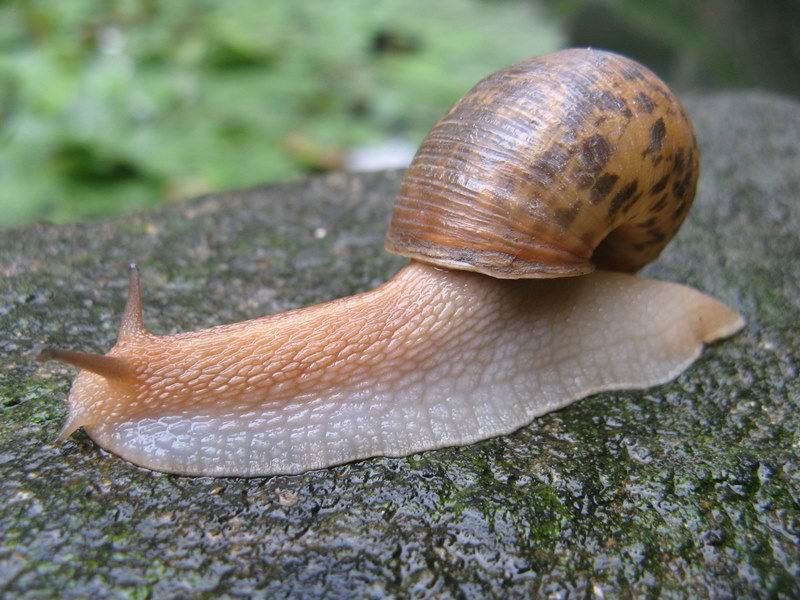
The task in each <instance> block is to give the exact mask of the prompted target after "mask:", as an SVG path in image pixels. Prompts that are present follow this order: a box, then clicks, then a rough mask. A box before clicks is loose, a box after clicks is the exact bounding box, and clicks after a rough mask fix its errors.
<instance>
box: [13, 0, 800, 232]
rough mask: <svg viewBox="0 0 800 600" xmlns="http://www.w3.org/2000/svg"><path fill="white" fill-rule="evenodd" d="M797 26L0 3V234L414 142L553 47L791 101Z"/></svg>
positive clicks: (772, 18) (574, 14) (358, 7)
mask: <svg viewBox="0 0 800 600" xmlns="http://www.w3.org/2000/svg"><path fill="white" fill-rule="evenodd" d="M798 23H800V3H799V2H797V1H796V0H771V1H770V2H760V1H756V0H753V1H746V0H708V1H703V2H698V1H691V0H660V1H656V0H644V1H643V0H595V1H591V0H437V1H432V0H385V1H379V0H375V1H369V2H367V1H364V0H335V1H324V0H268V1H267V0H226V1H224V2H223V1H211V0H58V1H56V0H50V1H39V2H37V1H33V0H30V1H26V2H8V1H6V2H3V1H2V0H0V49H1V51H0V227H9V226H15V225H20V224H24V223H29V222H32V221H36V220H50V221H56V222H63V221H69V220H86V219H93V218H98V217H102V216H105V215H109V214H115V213H121V212H125V211H129V210H134V209H137V208H140V207H145V206H152V205H155V204H157V203H159V202H163V201H169V200H173V199H180V198H185V197H190V196H193V195H198V194H201V193H204V192H209V191H214V190H220V189H228V188H233V187H240V186H247V185H252V184H257V183H263V182H267V181H275V180H282V179H287V178H292V177H297V176H300V175H303V174H305V173H309V172H318V171H325V170H331V169H337V168H342V167H346V166H347V165H348V164H349V163H348V160H349V158H348V157H351V156H352V152H353V151H354V150H358V149H362V150H365V151H366V152H367V154H369V152H370V151H371V150H370V149H372V148H373V147H374V146H373V145H378V144H380V143H382V142H385V141H386V140H393V141H394V142H395V144H397V143H399V144H400V145H401V148H402V147H406V148H408V149H409V150H407V151H411V150H413V147H414V146H415V145H416V144H418V143H419V141H420V140H421V138H422V137H423V136H424V134H425V133H426V132H427V130H428V129H429V128H430V126H431V125H432V124H433V123H434V122H435V121H436V119H437V118H438V117H439V116H440V115H441V114H442V113H443V112H444V111H445V110H446V109H447V107H448V106H449V105H450V104H452V102H453V101H455V100H456V99H457V98H458V97H459V96H461V95H462V94H463V93H464V92H465V91H466V90H467V89H468V88H470V87H471V86H472V85H473V84H474V83H475V82H476V81H477V80H479V79H480V78H481V77H483V76H484V75H486V74H488V73H490V72H492V71H494V70H496V69H498V68H501V67H503V66H506V65H509V64H511V63H514V62H516V61H518V60H520V59H522V58H524V57H527V56H530V55H534V54H541V53H545V52H549V51H552V50H556V49H558V48H561V47H565V46H568V45H584V46H585V45H591V46H596V47H604V48H609V49H613V50H617V51H620V52H623V53H625V54H627V55H629V56H631V57H633V58H636V59H638V60H640V61H642V62H644V63H645V64H647V65H648V66H650V67H651V68H652V69H653V70H655V71H656V72H657V73H659V74H660V75H661V76H662V77H664V78H665V79H666V80H667V81H668V82H670V83H671V84H672V85H674V86H676V87H677V88H678V89H679V90H682V89H718V88H731V87H749V88H752V87H757V88H761V89H769V90H774V91H778V92H782V93H785V94H791V95H800V35H798V33H797V26H798ZM379 148H380V146H377V147H375V150H374V153H375V154H376V155H377V154H378V149H379ZM362 153H363V152H362ZM401 154H402V152H401Z"/></svg>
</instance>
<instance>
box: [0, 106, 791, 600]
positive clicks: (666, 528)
mask: <svg viewBox="0 0 800 600" xmlns="http://www.w3.org/2000/svg"><path fill="white" fill-rule="evenodd" d="M686 106H687V109H688V110H689V112H690V113H691V114H692V115H693V117H694V120H695V123H696V126H697V130H698V139H700V140H701V142H702V152H703V166H702V178H703V180H702V185H701V186H700V196H699V197H698V198H697V201H696V202H695V207H694V209H693V210H692V212H691V213H690V215H689V218H688V219H687V222H686V224H685V225H684V227H683V229H682V230H681V232H680V233H679V234H678V236H677V238H676V239H675V240H674V241H673V242H672V243H671V244H670V245H669V246H668V247H667V249H666V250H665V251H664V253H663V255H662V257H661V258H660V259H659V260H658V261H657V262H656V263H655V264H653V265H651V266H650V267H648V268H647V269H646V271H645V274H646V275H647V276H652V277H660V278H664V279H670V280H674V281H679V282H682V283H686V284H687V285H692V286H695V287H697V288H699V289H701V290H703V291H705V292H708V293H710V294H713V295H714V296H716V297H718V298H720V299H722V300H724V301H725V302H728V303H729V304H731V305H733V306H735V307H736V308H738V309H739V310H740V311H741V312H742V313H743V314H744V316H745V318H746V319H747V322H748V325H747V328H746V329H745V330H744V331H743V332H742V333H741V334H739V335H737V336H736V337H734V338H733V339H730V340H726V341H723V342H721V343H718V344H715V345H713V346H712V347H710V348H707V349H706V350H705V352H704V353H703V356H702V357H701V358H700V359H699V360H698V362H697V363H696V364H695V365H693V366H692V367H691V368H690V369H689V370H688V371H687V372H686V373H684V374H683V375H681V376H680V377H679V378H678V379H677V380H676V381H674V382H672V383H670V384H667V385H662V386H659V387H656V388H653V389H649V390H644V391H628V392H615V393H603V394H598V395H595V396H592V397H590V398H587V399H585V400H583V401H581V402H578V403H576V404H574V405H572V406H570V407H569V408H567V409H564V410H560V411H558V412H556V413H552V414H550V415H547V416H545V417H542V418H539V419H537V420H536V421H535V422H534V423H533V424H531V425H530V426H528V427H524V428H523V429H521V430H519V431H518V432H516V433H514V434H513V435H508V436H503V437H500V438H496V439H493V440H489V441H485V442H482V443H478V444H474V445H472V446H468V447H463V448H450V449H444V450H439V451H435V452H426V453H423V454H417V455H414V456H411V457H408V458H401V459H383V458H377V459H371V460H366V461H362V462H358V463H354V464H350V465H345V466H342V467H336V468H331V469H325V470H322V471H317V472H313V473H308V474H305V475H300V476H294V477H269V478H259V479H250V480H245V479H213V478H188V477H178V476H173V475H163V474H159V473H154V472H151V471H146V470H143V469H139V468H137V467H134V466H132V465H131V464H129V463H126V462H124V461H122V460H120V459H119V458H117V457H116V456H113V455H111V454H108V453H106V452H104V451H101V450H99V449H98V448H97V447H96V446H95V445H94V444H92V442H91V441H90V440H89V439H88V438H87V437H86V435H84V434H83V433H78V434H76V435H73V436H72V437H71V438H70V439H69V440H68V441H67V442H66V443H64V444H63V445H61V446H53V445H51V442H52V441H53V439H54V438H55V436H56V434H57V432H58V430H59V427H60V425H61V422H62V419H63V418H64V415H65V410H66V405H65V401H64V399H65V397H66V394H67V389H68V387H69V383H70V381H71V379H72V377H73V375H74V371H73V370H71V369H69V368H66V367H63V366H60V365H58V364H51V363H47V364H37V363H36V362H34V361H33V355H34V351H35V348H36V347H37V345H38V344H41V343H44V342H50V343H54V344H57V345H59V346H64V347H68V348H76V349H82V350H88V351H95V352H97V351H104V350H107V349H108V348H110V347H111V345H112V344H113V342H114V338H115V336H116V328H117V324H118V323H119V318H120V313H121V311H122V306H123V304H124V300H125V289H126V285H127V269H126V266H127V264H128V262H130V261H136V262H138V263H139V264H140V266H141V268H142V276H143V284H144V294H145V318H146V321H147V324H148V325H149V327H150V328H151V329H152V330H153V331H154V332H156V333H169V332H174V331H182V330H189V329H197V328H202V327H208V326H210V325H215V324H219V323H225V322H230V321H236V320H239V319H244V318H248V317H256V316H259V315H262V314H265V313H269V312H274V311H278V310H285V309H288V308H291V307H295V306H302V305H306V304H310V303H312V302H319V301H321V300H327V299H331V298H335V297H338V296H342V295H345V294H351V293H353V292H357V291H360V290H364V289H367V288H371V287H374V286H375V285H377V284H378V283H380V282H382V281H384V280H385V279H386V278H387V277H389V276H390V275H391V274H392V273H394V272H395V271H396V270H397V269H398V268H399V267H400V266H401V265H402V264H404V262H405V261H404V259H402V258H399V257H393V256H389V255H387V254H385V253H384V252H383V251H382V250H381V247H382V242H383V234H384V229H385V226H386V223H387V218H388V214H389V206H390V201H391V198H392V195H393V194H394V193H395V190H396V189H397V187H398V183H399V181H400V175H399V174H397V173H389V174H377V175H338V174H337V175H331V176H328V177H324V178H319V179H312V180H308V181H304V182H300V183H295V184H287V185H273V186H268V187H262V188H254V189H250V190H242V191H235V192H230V193H226V194H219V195H211V196H206V197H204V198H199V199H197V200H193V201H190V202H183V203H173V204H168V205H165V207H164V208H162V209H159V210H154V211H149V212H142V213H138V214H135V215H131V216H127V217H125V218H121V219H118V220H114V221H106V222H102V223H94V224H87V225H69V226H62V227H56V226H50V225H42V226H36V227H32V228H29V229H22V230H16V231H7V232H4V234H3V235H2V236H0V275H1V278H0V350H2V352H3V354H4V360H3V362H2V365H0V411H1V412H0V590H2V591H1V592H0V595H3V596H6V597H19V596H27V597H34V598H47V597H56V596H58V597H109V596H111V597H129V596H132V597H142V598H144V597H154V598H165V597H166V598H177V597H189V596H192V597H196V596H203V597H219V596H220V595H222V594H228V595H231V596H237V597H253V596H255V597H261V598H284V597H294V598H321V597H326V598H351V597H373V598H377V597H392V596H397V597H448V598H449V597H455V598H458V597H496V598H500V597H503V598H506V597H536V596H554V597H581V598H584V597H598V596H600V594H604V595H605V597H643V596H652V597H656V596H659V595H663V596H668V597H686V596H690V597H753V596H756V597H762V596H772V597H784V598H789V597H798V596H799V595H800V586H798V581H800V551H798V548H800V507H799V505H798V503H799V502H800V446H798V431H800V406H799V405H800V377H799V376H798V375H799V373H800V292H799V290H798V281H800V260H798V258H799V257H800V238H798V235H797V232H798V231H800V204H798V202H797V198H798V195H800V169H798V160H800V153H799V151H798V148H800V104H798V103H795V102H792V101H789V100H785V99H781V98H777V97H774V96H767V95H761V94H731V95H717V96H707V97H703V98H691V97H690V98H689V99H688V100H687V102H686ZM778 248H779V249H780V252H777V251H776V249H778Z"/></svg>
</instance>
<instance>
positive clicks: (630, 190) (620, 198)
mask: <svg viewBox="0 0 800 600" xmlns="http://www.w3.org/2000/svg"><path fill="white" fill-rule="evenodd" d="M638 187H639V182H638V181H637V180H636V179H634V180H633V181H631V182H630V183H629V184H628V185H626V186H625V187H624V188H622V189H621V190H620V191H618V192H617V194H616V195H615V196H614V198H613V199H612V200H611V204H610V205H609V207H608V216H609V217H611V218H613V216H614V215H615V214H616V213H617V211H618V210H619V209H620V208H622V205H623V204H625V203H626V202H627V201H628V200H630V199H631V197H632V196H633V195H634V194H635V193H636V188H638Z"/></svg>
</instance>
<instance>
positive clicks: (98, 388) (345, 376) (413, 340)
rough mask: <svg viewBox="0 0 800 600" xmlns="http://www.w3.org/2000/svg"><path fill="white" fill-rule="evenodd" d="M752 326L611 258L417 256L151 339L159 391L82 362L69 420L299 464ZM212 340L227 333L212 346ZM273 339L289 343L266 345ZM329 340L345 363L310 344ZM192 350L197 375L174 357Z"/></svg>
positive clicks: (313, 465) (437, 434)
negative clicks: (324, 298)
mask: <svg viewBox="0 0 800 600" xmlns="http://www.w3.org/2000/svg"><path fill="white" fill-rule="evenodd" d="M358 315H367V316H366V317H363V321H364V322H358V320H359V318H362V317H359V316H358ZM247 325H250V327H251V331H250V332H248V333H245V329H244V328H245V327H247ZM742 325H743V321H742V319H741V317H740V316H739V315H738V314H737V313H735V312H734V311H732V310H731V309H729V308H728V307H726V306H725V305H723V304H721V303H719V302H718V301H716V300H714V299H713V298H710V297H708V296H706V295H704V294H701V293H700V292H697V291H695V290H692V289H690V288H687V287H685V286H681V285H677V284H674V283H666V282H660V281H654V280H648V279H643V278H639V277H635V276H631V275H625V274H619V273H609V272H596V273H593V274H590V275H586V276H582V277H575V278H567V279H556V280H534V281H524V282H515V281H512V282H509V281H497V280H492V279H490V278H487V277H485V276H482V275H478V274H474V273H453V272H446V271H441V270H439V269H436V268H434V267H430V266H425V265H421V264H418V263H412V264H411V265H410V266H409V267H407V268H406V269H404V270H403V271H402V272H401V273H399V274H398V275H397V276H396V277H395V279H393V280H392V281H391V282H389V283H388V284H386V285H385V286H383V287H381V288H378V289H377V290H374V291H372V292H368V293H366V294H362V295H359V296H355V297H353V298H349V299H344V300H340V301H337V302H334V303H330V304H328V305H323V306H321V307H312V308H311V309H306V310H304V311H296V312H293V313H289V314H288V315H277V316H275V317H266V318H264V319H259V320H256V321H251V322H249V324H241V325H233V326H227V327H223V328H219V329H218V330H210V331H211V333H205V332H200V333H197V334H187V335H185V336H173V337H171V338H156V337H154V336H150V338H149V339H150V340H151V341H152V340H155V342H152V343H154V344H156V345H157V349H156V350H153V351H152V355H153V356H154V357H155V358H154V359H153V360H154V361H156V362H158V360H162V363H163V366H162V367H160V371H159V370H158V369H155V370H153V369H151V370H149V371H147V372H146V373H144V374H143V375H142V378H143V380H146V384H147V386H149V388H148V390H147V392H143V391H142V389H144V388H141V389H140V388H137V390H138V391H137V392H136V394H133V395H131V394H129V393H127V392H126V393H123V394H122V396H121V398H120V399H117V398H115V397H114V395H115V393H116V392H115V389H117V388H115V387H114V385H112V384H109V383H107V382H106V381H105V380H103V379H102V378H101V377H99V376H98V375H94V374H91V373H88V372H86V371H82V372H81V373H80V375H79V377H78V378H77V379H76V382H75V384H74V386H73V389H72V391H71V394H70V402H71V409H70V423H71V425H68V427H76V426H79V425H83V426H84V427H85V428H86V430H87V431H88V433H89V435H90V436H91V437H92V439H93V440H95V441H96V442H97V443H98V444H99V445H100V446H102V447H103V448H106V449H108V450H110V451H112V452H114V453H116V454H118V455H120V456H122V457H124V458H125V459H127V460H129V461H131V462H134V463H136V464H139V465H142V466H145V467H148V468H151V469H156V470H160V471H168V472H175V473H183V474H192V475H201V474H202V475H228V476H233V475H237V476H254V475H270V474H278V473H299V472H302V471H307V470H310V469H318V468H321V467H327V466H331V465H336V464H341V463H345V462H348V461H352V460H357V459H363V458H367V457H371V456H404V455H408V454H411V453H414V452H419V451H422V450H431V449H434V448H441V447H444V446H456V445H463V444H469V443H471V442H475V441H477V440H482V439H486V438H490V437H493V436H497V435H501V434H506V433H510V432H512V431H514V430H516V429H518V428H520V427H522V426H524V425H526V424H528V423H530V422H531V420H532V419H533V418H535V417H536V416H539V415H542V414H544V413H547V412H550V411H553V410H556V409H558V408H561V407H563V406H565V405H567V404H570V403H571V402H574V401H575V400H577V399H579V398H583V397H585V396H587V395H589V394H593V393H596V392H601V391H604V390H616V389H636V388H644V387H648V386H652V385H656V384H659V383H663V382H666V381H669V380H671V379H673V378H675V377H676V376H677V375H678V374H679V373H681V371H683V370H684V369H685V368H686V367H687V366H688V365H689V364H691V363H692V362H693V361H694V360H695V358H697V356H698V355H699V353H700V351H701V348H702V344H703V342H709V341H712V340H715V339H717V338H720V337H724V336H727V335H731V334H732V333H734V332H736V331H737V330H738V329H740V328H741V327H742ZM252 328H255V331H256V333H255V334H254V333H252V331H253V329H252ZM291 328H294V329H293V330H292V331H290V329H291ZM258 331H262V332H263V333H262V334H259V333H258ZM203 335H206V336H207V338H208V339H210V340H211V341H209V342H207V343H206V342H204V339H205V338H202V336H203ZM260 335H263V336H265V337H264V340H263V341H259V340H260V339H261V338H260V337H259V336H260ZM215 336H217V337H219V338H220V339H223V338H224V339H225V340H226V341H225V344H227V346H225V347H223V348H219V347H218V348H216V350H214V349H213V348H211V347H212V346H213V345H214V343H218V342H215V341H214V340H215V339H216V338H215ZM237 340H240V341H237ZM276 340H280V341H281V345H282V348H283V350H280V349H276V350H274V351H272V350H270V352H269V353H268V354H269V355H268V356H266V358H263V356H264V354H265V348H266V346H264V345H265V344H266V345H269V344H275V343H277V342H276ZM260 344H261V346H259V345H260ZM205 346H208V347H209V348H210V349H209V348H205ZM325 347H329V348H333V351H334V352H335V354H336V356H335V359H334V360H330V361H325V360H322V361H320V358H319V356H316V357H313V356H312V357H311V358H308V355H309V353H311V354H313V352H315V351H316V350H315V349H318V348H319V349H324V348H325ZM195 348H199V349H200V350H196V349H195ZM304 348H305V349H306V351H304V350H303V349H304ZM123 350H124V349H123ZM115 351H116V353H117V354H119V355H124V354H125V353H124V352H123V351H121V350H118V347H117V348H115ZM212 351H217V352H222V353H223V354H224V355H225V356H228V357H229V360H228V361H227V362H226V363H225V365H224V368H218V369H217V370H216V371H215V370H214V369H215V367H214V365H213V364H212V362H211V361H212V360H213V356H212V355H211V352H212ZM113 353H114V351H112V354H113ZM159 353H161V354H159ZM181 353H183V355H182V354H181ZM193 353H196V354H193ZM204 353H205V354H204ZM187 356H189V357H190V358H187ZM273 356H274V357H275V358H272V357H273ZM254 357H255V358H257V359H258V360H261V361H263V368H262V370H261V371H259V370H258V365H256V364H254ZM181 361H183V362H184V363H186V364H187V365H191V366H190V367H181V368H184V370H186V368H188V370H189V371H190V372H191V371H192V369H194V370H195V372H194V374H193V375H191V376H186V375H184V376H183V378H181V376H180V375H176V374H175V373H174V372H172V371H171V367H170V365H173V364H182V363H181ZM304 361H305V362H304ZM256 362H257V361H256ZM159 373H160V374H159ZM203 373H210V374H209V375H208V376H207V377H206V378H205V379H203ZM259 374H261V376H262V377H261V378H260V379H259V378H258V377H257V375H259ZM247 375H250V376H251V377H255V379H254V381H253V382H251V383H247V382H244V383H243V382H242V376H244V377H245V378H246V376H247ZM162 376H163V377H164V378H165V381H166V383H164V384H163V385H158V384H157V381H156V380H157V379H158V377H162ZM170 378H171V379H170ZM226 378H227V380H226ZM143 385H144V384H143ZM192 386H195V387H192ZM152 390H157V391H152ZM170 390H171V391H170ZM171 393H172V396H170V394H171ZM126 394H127V395H126ZM148 394H149V397H146V396H147V395H148ZM131 398H133V399H134V406H133V408H131V409H128V408H127V407H126V406H125V405H124V403H125V402H131ZM115 402H118V403H119V405H117V404H115ZM101 405H102V408H100V406H101ZM93 413H94V414H93Z"/></svg>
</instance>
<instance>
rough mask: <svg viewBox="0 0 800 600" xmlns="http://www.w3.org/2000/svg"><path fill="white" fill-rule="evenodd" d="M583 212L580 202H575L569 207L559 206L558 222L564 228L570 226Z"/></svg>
mask: <svg viewBox="0 0 800 600" xmlns="http://www.w3.org/2000/svg"><path fill="white" fill-rule="evenodd" d="M580 212H581V205H580V203H579V202H574V203H573V204H572V206H570V207H569V208H557V209H556V211H555V217H556V223H558V224H559V225H561V227H563V228H565V229H566V228H567V227H569V226H570V225H571V224H572V222H573V221H574V220H575V218H576V217H577V216H578V215H579V214H580Z"/></svg>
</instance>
